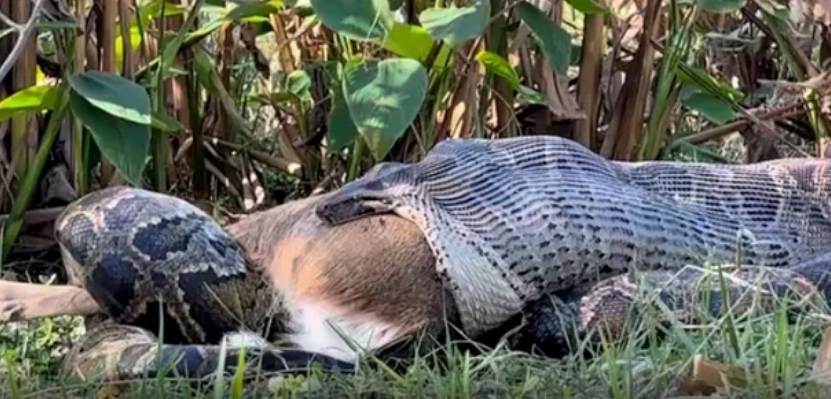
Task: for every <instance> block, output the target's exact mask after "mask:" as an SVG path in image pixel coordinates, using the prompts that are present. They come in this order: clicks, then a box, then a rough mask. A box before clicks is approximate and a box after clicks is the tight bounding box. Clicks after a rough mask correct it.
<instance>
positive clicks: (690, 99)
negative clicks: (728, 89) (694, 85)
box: [681, 93, 736, 125]
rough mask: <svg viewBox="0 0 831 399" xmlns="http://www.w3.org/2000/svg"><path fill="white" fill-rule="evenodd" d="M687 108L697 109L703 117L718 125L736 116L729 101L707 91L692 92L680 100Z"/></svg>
mask: <svg viewBox="0 0 831 399" xmlns="http://www.w3.org/2000/svg"><path fill="white" fill-rule="evenodd" d="M681 104H682V105H684V106H685V107H687V108H690V109H692V110H695V111H698V112H700V113H701V115H703V116H704V117H705V118H707V119H709V120H710V121H711V122H713V123H716V124H718V125H723V124H725V123H728V122H730V121H732V120H733V119H735V118H736V112H735V111H734V110H733V107H731V106H730V104H729V103H727V102H725V101H724V100H721V99H719V98H716V97H713V96H711V95H709V94H707V93H693V94H690V95H689V96H687V97H686V98H684V99H683V100H681Z"/></svg>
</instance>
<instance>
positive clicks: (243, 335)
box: [223, 331, 268, 348]
mask: <svg viewBox="0 0 831 399" xmlns="http://www.w3.org/2000/svg"><path fill="white" fill-rule="evenodd" d="M223 338H224V339H225V342H226V344H227V345H228V348H242V347H246V348H266V347H268V341H266V340H265V338H263V337H261V336H260V335H258V334H255V333H253V332H250V331H237V332H233V333H228V334H225V336H224V337H223Z"/></svg>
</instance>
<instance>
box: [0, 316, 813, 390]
mask: <svg viewBox="0 0 831 399" xmlns="http://www.w3.org/2000/svg"><path fill="white" fill-rule="evenodd" d="M786 310H787V309H786V308H785V307H784V306H783V307H782V311H777V312H774V313H772V314H765V315H762V316H753V317H751V318H744V319H743V318H741V317H738V318H735V320H734V321H733V322H725V320H727V319H730V320H733V318H726V317H725V318H722V319H721V321H722V322H715V323H712V324H708V325H701V326H671V327H668V328H664V330H663V332H664V334H656V332H657V331H659V330H660V328H659V327H657V326H658V325H657V324H656V323H654V320H649V319H648V317H649V316H648V313H647V315H646V316H645V317H647V318H645V319H642V322H640V323H638V324H636V325H634V326H633V328H632V330H631V331H630V332H629V333H628V336H627V337H625V339H623V340H619V341H614V342H603V343H600V344H599V346H598V347H596V348H595V349H588V350H587V353H584V356H581V355H572V356H569V357H565V358H562V359H544V358H540V357H536V356H532V355H529V354H526V353H520V352H512V351H509V350H507V349H503V348H499V349H495V350H490V351H486V352H485V353H469V352H462V351H460V350H458V349H456V348H455V346H452V345H451V346H447V347H443V348H441V349H439V350H436V351H434V352H431V353H430V354H428V355H424V357H423V358H418V359H415V360H414V362H413V364H412V365H411V366H410V367H409V368H408V369H407V370H406V371H402V372H401V373H398V372H396V371H393V369H392V368H389V367H378V366H377V365H376V366H373V365H374V364H376V362H375V361H374V360H373V359H366V360H365V361H364V362H362V367H361V370H360V371H359V372H358V373H357V375H355V376H345V375H334V376H332V375H326V374H324V373H321V372H319V370H315V371H312V373H311V374H310V376H309V377H297V376H281V377H273V376H272V377H267V376H264V377H262V378H259V379H254V380H249V381H243V380H242V379H241V376H242V375H243V374H252V371H253V370H246V373H242V372H238V373H236V374H234V375H225V376H222V379H221V380H217V379H210V380H207V381H198V382H197V381H185V380H181V379H176V378H171V379H168V380H163V379H148V380H144V381H133V382H129V383H128V384H124V385H108V386H105V387H102V386H101V385H98V384H93V383H83V382H78V381H66V380H62V379H60V378H58V377H56V369H57V361H59V360H60V359H59V358H60V355H61V352H60V351H58V350H57V349H56V348H57V347H59V346H60V344H59V343H60V342H61V339H65V337H66V336H67V334H68V332H69V331H73V328H75V327H77V325H78V320H77V319H71V318H61V319H57V320H51V321H50V320H41V321H36V322H30V323H27V324H26V325H23V324H18V325H15V324H10V325H7V326H4V327H3V329H2V330H0V333H1V334H2V341H0V342H2V350H3V353H4V362H3V364H2V372H3V373H2V377H0V378H2V384H3V387H4V389H3V390H2V397H9V398H29V397H31V398H34V397H73V398H93V397H94V398H99V397H102V395H105V394H109V395H111V396H110V397H113V396H115V397H122V398H242V397H246V398H262V397H269V398H305V397H308V398H358V397H361V398H364V397H366V398H616V399H617V398H633V397H637V398H658V397H683V395H680V394H679V393H678V392H677V390H678V386H679V383H680V382H681V381H682V379H683V378H684V377H686V376H689V375H690V373H691V368H692V364H693V361H694V359H695V358H696V356H700V357H702V358H704V359H707V360H709V361H714V362H719V363H721V364H726V365H731V366H737V367H739V370H740V376H739V377H740V378H733V379H731V380H730V381H731V382H732V383H734V384H736V385H735V386H733V385H730V386H729V387H728V388H727V389H726V390H724V391H722V392H720V393H719V395H720V397H730V398H780V397H800V398H812V397H824V396H822V395H820V394H822V393H823V392H824V391H823V389H822V388H821V386H818V385H817V384H815V383H813V382H812V379H811V372H812V365H813V363H814V361H815V359H816V357H817V348H818V347H819V345H820V341H821V338H822V333H823V330H824V327H825V321H824V320H825V317H824V315H823V314H819V313H816V314H800V315H798V316H791V317H792V319H791V320H788V317H789V316H788V314H787V312H786ZM73 323H74V324H73ZM57 326H60V328H58V327H57ZM74 331H75V332H74V334H77V333H78V330H77V329H75V330H74ZM60 337H64V338H60ZM59 338H60V339H59ZM249 360H251V361H252V363H249V364H255V362H256V359H249ZM125 388H127V389H125Z"/></svg>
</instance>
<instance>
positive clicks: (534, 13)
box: [516, 1, 571, 78]
mask: <svg viewBox="0 0 831 399" xmlns="http://www.w3.org/2000/svg"><path fill="white" fill-rule="evenodd" d="M516 13H517V15H518V16H519V17H520V18H521V19H522V20H523V21H524V22H525V23H526V24H528V28H530V29H531V32H532V33H533V34H534V38H535V39H536V40H537V43H538V44H539V45H540V47H541V48H542V51H543V53H545V58H547V59H548V63H549V65H551V69H553V70H554V72H555V73H556V74H557V76H558V77H559V78H565V77H566V75H567V72H568V66H569V63H570V60H571V35H569V34H568V32H566V30H565V29H563V28H562V27H560V25H557V24H555V23H554V21H552V20H551V19H550V18H548V16H546V15H545V13H543V12H542V10H540V9H539V8H537V7H536V6H534V5H532V4H531V3H527V2H524V1H523V2H521V3H520V4H519V5H518V6H517V7H516Z"/></svg>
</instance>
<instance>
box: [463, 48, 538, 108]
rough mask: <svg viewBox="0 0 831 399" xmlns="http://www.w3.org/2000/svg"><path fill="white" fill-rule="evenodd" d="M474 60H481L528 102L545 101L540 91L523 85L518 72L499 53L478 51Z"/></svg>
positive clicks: (489, 69)
mask: <svg viewBox="0 0 831 399" xmlns="http://www.w3.org/2000/svg"><path fill="white" fill-rule="evenodd" d="M476 60H477V61H479V62H481V63H482V65H484V66H485V68H486V69H487V70H488V71H490V72H493V73H494V74H496V75H499V76H501V77H502V78H504V79H505V80H506V81H507V82H508V84H509V85H511V88H513V89H514V90H516V91H517V92H518V93H519V94H521V95H522V96H523V97H524V98H525V99H526V100H527V101H528V102H531V103H533V104H544V103H545V96H543V95H542V93H540V92H538V91H536V90H534V89H532V88H530V87H527V86H523V85H522V84H521V83H520V81H519V74H517V72H516V70H514V68H513V67H512V66H511V64H510V63H509V62H508V60H506V59H505V58H503V57H502V56H501V55H499V54H496V53H494V52H491V51H480V52H479V54H477V55H476Z"/></svg>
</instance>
